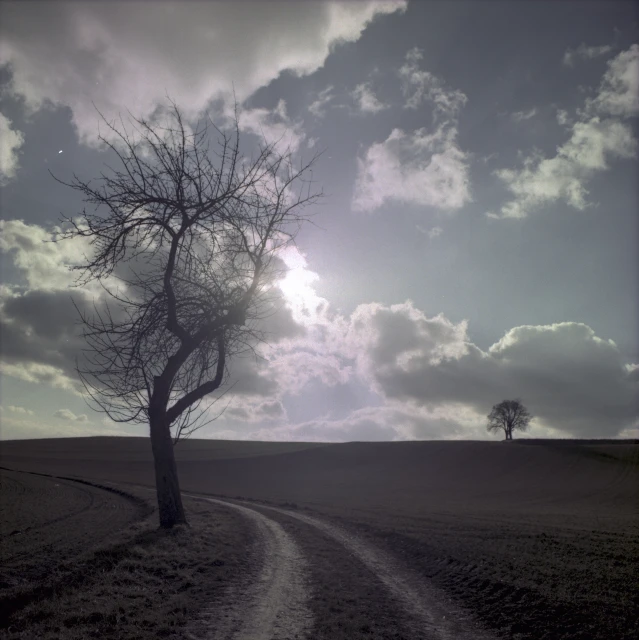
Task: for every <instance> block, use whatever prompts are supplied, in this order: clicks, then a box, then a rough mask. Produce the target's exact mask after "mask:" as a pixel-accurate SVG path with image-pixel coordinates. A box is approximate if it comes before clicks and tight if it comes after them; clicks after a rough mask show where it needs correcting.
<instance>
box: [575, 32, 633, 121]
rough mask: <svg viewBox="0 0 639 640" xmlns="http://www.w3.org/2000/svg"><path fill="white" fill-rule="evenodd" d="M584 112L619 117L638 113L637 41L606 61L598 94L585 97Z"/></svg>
mask: <svg viewBox="0 0 639 640" xmlns="http://www.w3.org/2000/svg"><path fill="white" fill-rule="evenodd" d="M585 113H586V114H591V113H598V114H606V115H608V114H609V115H612V116H619V117H622V118H630V117H633V116H637V115H639V44H633V45H632V46H631V47H630V48H629V49H628V50H627V51H622V52H621V53H620V54H619V55H618V56H616V57H614V58H613V59H612V60H610V61H609V62H608V69H607V70H606V73H605V74H604V76H603V79H602V81H601V86H600V87H599V91H598V93H597V95H596V96H595V97H594V98H592V99H589V100H587V101H586V108H585Z"/></svg>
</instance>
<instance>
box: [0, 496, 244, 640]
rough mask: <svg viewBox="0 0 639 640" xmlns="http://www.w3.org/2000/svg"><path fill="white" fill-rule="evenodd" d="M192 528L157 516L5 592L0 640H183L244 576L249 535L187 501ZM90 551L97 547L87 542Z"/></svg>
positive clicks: (233, 521)
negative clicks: (163, 525) (162, 524)
mask: <svg viewBox="0 0 639 640" xmlns="http://www.w3.org/2000/svg"><path fill="white" fill-rule="evenodd" d="M186 508H187V514H188V518H189V524H190V526H178V527H174V528H173V529H171V530H168V531H167V530H160V529H158V527H157V524H156V522H157V514H156V513H151V514H150V515H149V516H148V517H147V518H146V519H145V520H144V521H142V522H139V523H137V524H135V525H133V526H132V527H130V528H128V529H126V530H125V531H123V532H121V533H120V534H119V535H118V536H117V538H114V539H113V540H112V541H111V542H110V543H109V544H108V545H103V546H101V547H100V548H97V549H95V548H94V549H92V550H90V551H86V552H84V553H80V554H79V555H78V557H77V559H76V560H75V561H73V562H67V563H64V564H62V565H59V566H57V567H56V569H55V570H54V571H52V572H50V574H49V575H48V576H47V577H46V578H45V579H44V580H42V581H40V582H39V583H38V584H32V585H27V586H23V587H21V588H16V589H10V590H5V591H4V592H2V593H1V594H0V599H1V601H2V602H1V605H0V608H1V609H2V611H3V615H2V620H1V624H0V638H3V639H4V638H6V639H11V640H14V639H15V640H17V639H21V640H26V639H27V638H42V639H44V640H53V639H54V638H55V639H61V640H81V639H84V638H106V639H111V638H112V639H116V638H117V639H121V638H139V639H140V640H147V639H148V640H150V639H151V638H177V637H181V633H180V630H181V629H183V628H184V626H185V625H186V624H187V623H188V622H189V621H190V620H191V619H193V618H194V617H197V616H198V612H199V610H200V609H202V608H204V607H205V606H207V605H208V604H210V603H211V602H212V601H213V600H215V599H216V598H217V597H219V596H220V595H221V593H222V592H223V590H224V589H225V588H226V587H227V585H228V584H230V583H232V582H233V581H234V579H236V578H238V577H240V576H241V575H242V573H243V572H244V571H245V569H246V566H245V562H246V560H245V557H244V556H245V554H244V551H245V549H246V547H247V545H248V544H249V536H250V531H247V530H246V526H245V524H244V523H243V522H242V521H241V516H239V515H236V514H235V513H234V512H233V511H232V510H230V509H225V508H223V507H216V506H215V505H203V504H202V503H199V502H195V501H190V500H187V502H186ZM87 546H90V541H87Z"/></svg>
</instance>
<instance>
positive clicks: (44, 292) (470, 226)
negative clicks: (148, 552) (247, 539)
mask: <svg viewBox="0 0 639 640" xmlns="http://www.w3.org/2000/svg"><path fill="white" fill-rule="evenodd" d="M638 20H639V14H638V11H637V8H636V3H633V2H615V1H613V0H608V1H605V2H603V1H601V2H592V1H589V2H583V1H578V0H571V1H561V0H560V1H553V2H544V1H538V2H532V1H512V2H506V1H490V0H486V1H484V2H471V1H463V0H456V1H455V2H435V1H431V2H402V1H391V2H365V1H359V2H347V3H329V2H313V1H309V2H299V3H294V2H281V3H271V2H259V3H249V2H243V1H241V2H233V3H213V2H211V3H193V4H191V3H189V2H168V1H162V2H142V1H138V2H127V3H118V2H108V3H107V2H104V3H103V2H98V1H94V2H82V3H66V2H47V3H38V2H21V3H14V2H5V1H0V25H1V26H0V185H1V191H0V218H1V220H0V225H1V228H0V232H1V233H0V259H1V261H2V262H1V267H2V283H1V285H0V323H1V328H0V330H1V331H2V343H1V351H2V353H1V355H2V359H1V362H0V374H1V379H0V390H1V393H0V400H1V407H0V410H1V413H0V420H1V423H2V429H1V432H0V435H1V437H2V438H4V439H14V438H34V437H63V436H82V435H146V433H147V430H148V428H147V427H145V426H144V425H130V424H119V423H114V422H112V421H110V420H109V419H107V418H106V417H105V416H104V415H102V414H99V413H97V412H95V411H93V410H92V409H91V408H90V407H88V406H87V404H86V402H85V398H84V396H83V390H82V387H81V385H80V384H79V382H78V378H77V375H76V373H75V368H74V367H75V358H76V355H77V354H78V352H79V350H80V349H81V348H82V341H81V338H80V337H79V331H80V328H79V326H78V324H77V315H76V311H75V309H74V307H73V304H72V302H71V298H72V295H82V296H84V297H85V299H92V297H99V296H100V295H101V293H100V291H99V290H98V289H97V288H95V287H93V288H92V287H90V286H89V287H85V288H84V289H82V290H80V291H79V290H78V289H77V288H73V283H74V277H75V276H74V274H73V273H71V272H70V267H71V266H73V265H74V264H78V263H79V262H81V261H82V257H83V255H84V253H85V252H86V251H87V250H90V249H88V248H87V246H86V245H83V244H82V243H81V242H80V241H75V240H74V241H68V242H62V243H51V242H47V240H50V239H51V237H52V234H53V233H55V230H56V225H59V223H60V216H61V214H65V215H70V216H75V215H77V214H78V213H79V212H80V211H81V210H82V206H83V205H82V202H81V200H80V198H79V195H78V194H77V193H76V192H74V191H72V190H70V189H68V188H65V187H64V186H62V185H60V184H58V183H57V182H55V181H54V180H53V178H52V177H51V175H50V174H49V170H50V171H52V172H54V173H55V175H56V176H58V177H60V178H61V179H67V180H68V179H71V178H72V176H73V174H74V173H77V174H79V175H81V176H83V177H86V178H91V177H97V176H99V174H100V171H102V170H104V163H105V157H106V153H105V151H104V150H103V148H102V147H101V146H100V144H99V141H98V139H97V136H98V122H99V116H98V113H97V111H96V108H97V109H99V110H100V112H101V113H102V114H104V115H105V117H106V118H107V119H113V118H117V117H118V115H119V114H123V113H124V114H126V110H128V111H129V112H131V113H132V114H133V115H135V116H138V117H149V116H152V115H153V114H154V113H156V112H157V109H158V108H161V107H162V106H163V105H166V98H167V96H170V97H171V98H172V99H173V100H174V101H175V102H176V103H177V105H178V106H179V107H180V109H181V110H182V112H183V113H184V115H185V117H186V118H187V119H188V121H189V122H196V121H197V119H198V118H201V117H202V116H203V115H205V114H207V113H208V114H211V113H214V114H219V113H221V112H222V113H224V112H228V109H229V108H230V107H231V106H232V104H233V92H234V95H235V99H237V101H238V103H239V106H240V110H241V115H240V127H241V131H242V135H243V137H244V139H245V140H246V141H247V144H249V145H250V144H254V145H256V144H257V143H258V142H259V140H260V137H262V136H263V137H264V138H266V140H267V141H275V140H282V141H283V142H285V143H286V144H287V145H289V146H290V148H291V149H292V150H293V151H294V153H295V155H296V157H298V158H308V157H310V156H312V155H313V154H314V153H316V152H318V151H321V152H322V155H321V156H320V158H319V160H318V162H317V164H316V166H315V168H314V172H313V178H314V180H315V181H316V183H317V184H318V185H319V186H321V187H322V188H323V190H324V194H325V197H324V198H323V200H322V202H321V204H320V205H319V206H317V207H316V208H315V210H314V212H313V213H314V216H313V223H314V224H312V225H307V226H306V227H304V228H303V229H302V230H301V232H300V234H299V235H298V238H297V244H296V247H292V248H289V249H287V250H286V252H285V253H284V254H283V255H282V258H283V259H284V261H285V263H286V265H287V267H288V268H289V271H288V272H287V273H286V275H285V276H284V277H283V279H282V280H281V281H280V282H279V283H278V287H279V289H280V290H281V292H282V295H283V298H284V300H285V303H286V304H285V309H284V311H285V314H286V317H287V322H288V323H289V325H290V326H289V329H291V327H292V329H291V330H288V331H280V332H279V333H275V334H274V336H275V337H274V338H273V340H272V341H271V342H270V343H269V344H268V345H264V346H260V347H259V349H258V354H257V356H256V357H251V358H246V357H245V358H241V359H237V360H235V361H233V362H231V363H230V372H231V378H230V382H231V383H234V386H233V388H232V389H231V391H229V392H228V393H226V395H224V396H223V397H222V398H221V399H220V400H219V402H217V403H215V404H214V405H213V407H212V408H211V415H217V414H218V413H219V411H220V409H221V408H223V407H224V408H225V411H224V413H223V414H222V415H221V416H220V417H218V418H217V419H216V420H214V421H213V422H211V423H210V424H208V425H207V426H205V427H203V428H202V429H201V430H200V431H199V432H198V437H206V438H224V439H259V440H302V441H328V442H340V441H352V440H359V441H368V440H371V441H372V440H414V439H492V438H494V437H495V436H493V435H490V434H488V433H487V432H486V415H487V414H488V412H489V411H490V409H491V407H492V406H493V405H494V404H496V403H498V402H500V401H501V400H504V399H507V398H508V399H510V398H520V399H521V400H522V401H523V403H524V404H525V405H526V407H527V408H528V409H529V410H530V411H531V413H532V414H533V415H534V419H533V421H532V422H531V425H530V429H529V432H528V433H529V435H530V436H531V437H561V438H569V437H583V438H614V437H639V393H638V392H639V339H638V336H639V333H638V332H637V327H639V317H638V316H639V282H638V280H639V264H638V262H639V243H638V240H639V233H638V232H639V229H638V226H639V216H638V215H637V212H638V211H639V206H638V205H639V202H638V199H639V197H638V183H637V175H639V174H638V173H637V169H638V168H639V167H638V161H637V157H638V152H639V145H638V142H637V140H638V138H637V135H638V133H639V132H638V126H637V125H638V123H637V116H638V115H639V22H638ZM218 395H219V394H218Z"/></svg>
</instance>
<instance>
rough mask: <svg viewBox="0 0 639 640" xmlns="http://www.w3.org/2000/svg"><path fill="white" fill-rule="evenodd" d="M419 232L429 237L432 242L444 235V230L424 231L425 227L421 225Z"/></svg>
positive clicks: (431, 229) (418, 227) (433, 228)
mask: <svg viewBox="0 0 639 640" xmlns="http://www.w3.org/2000/svg"><path fill="white" fill-rule="evenodd" d="M417 231H419V232H420V233H423V234H424V235H425V236H428V238H429V239H430V240H434V239H435V238H439V236H441V235H442V233H444V230H443V229H442V228H441V227H431V228H430V229H424V227H422V226H421V225H417Z"/></svg>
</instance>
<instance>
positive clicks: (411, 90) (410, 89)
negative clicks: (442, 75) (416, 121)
mask: <svg viewBox="0 0 639 640" xmlns="http://www.w3.org/2000/svg"><path fill="white" fill-rule="evenodd" d="M422 58H423V52H422V51H421V50H420V49H418V48H414V49H411V50H410V51H409V52H408V53H407V54H406V61H405V63H404V65H402V66H401V67H400V69H399V77H400V78H401V80H402V93H403V94H404V97H405V98H406V103H405V104H404V107H405V108H407V109H417V107H419V106H421V105H422V104H423V103H424V102H425V101H428V102H429V103H430V104H432V106H433V108H434V112H435V114H436V115H441V116H444V117H445V118H455V117H457V115H458V114H459V111H460V110H461V109H462V107H463V106H464V105H465V104H466V102H467V101H468V98H467V97H466V95H464V93H463V92H461V91H459V90H458V89H450V88H447V87H446V86H445V85H444V83H443V82H442V81H441V80H440V79H439V78H437V77H436V76H434V75H433V74H432V73H430V72H429V71H424V70H422V69H420V68H419V62H420V61H421V60H422Z"/></svg>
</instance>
